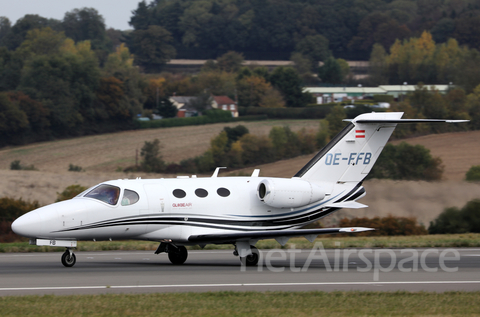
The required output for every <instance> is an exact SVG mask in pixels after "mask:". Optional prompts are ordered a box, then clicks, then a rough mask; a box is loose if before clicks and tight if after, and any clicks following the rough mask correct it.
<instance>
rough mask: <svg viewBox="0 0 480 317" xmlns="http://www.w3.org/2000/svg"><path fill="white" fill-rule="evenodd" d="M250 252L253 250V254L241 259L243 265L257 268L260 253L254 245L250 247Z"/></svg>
mask: <svg viewBox="0 0 480 317" xmlns="http://www.w3.org/2000/svg"><path fill="white" fill-rule="evenodd" d="M250 250H252V254H250V255H247V256H246V257H243V258H240V260H241V261H242V263H245V265H246V266H255V265H257V264H258V260H259V259H260V251H258V249H257V248H256V247H254V246H253V245H252V246H250Z"/></svg>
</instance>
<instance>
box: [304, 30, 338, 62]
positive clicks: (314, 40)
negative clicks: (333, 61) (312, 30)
mask: <svg viewBox="0 0 480 317" xmlns="http://www.w3.org/2000/svg"><path fill="white" fill-rule="evenodd" d="M295 51H297V52H299V53H301V54H302V55H304V56H307V57H308V58H309V59H310V61H311V62H312V63H314V64H315V65H317V63H318V62H321V61H325V60H327V59H328V58H329V57H330V56H331V55H332V53H331V51H330V49H329V41H328V39H327V38H326V37H325V36H323V35H319V34H317V35H307V36H305V37H304V38H303V39H301V40H300V41H298V43H297V45H295Z"/></svg>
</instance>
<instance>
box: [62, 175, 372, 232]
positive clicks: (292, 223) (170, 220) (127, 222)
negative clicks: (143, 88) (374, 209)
mask: <svg viewBox="0 0 480 317" xmlns="http://www.w3.org/2000/svg"><path fill="white" fill-rule="evenodd" d="M359 189H360V190H359ZM364 191H365V189H363V188H361V183H359V184H357V186H355V187H354V188H353V189H352V190H351V191H350V192H349V193H348V194H346V195H344V196H343V197H342V198H340V199H338V200H337V201H336V202H342V201H344V200H354V199H355V198H356V197H358V196H360V195H362V194H363V193H364ZM338 209H339V208H326V207H321V208H318V209H315V210H312V211H311V212H308V213H306V214H303V215H300V216H290V217H285V218H281V219H271V220H260V221H259V220H255V221H251V220H227V219H210V218H199V217H188V219H187V220H185V217H144V218H141V217H137V218H133V219H132V218H121V219H116V220H113V221H104V222H99V223H95V224H91V225H86V226H80V227H74V228H69V229H65V230H59V231H56V232H69V231H78V230H87V229H98V228H108V227H117V226H132V225H185V226H196V227H204V228H215V229H225V230H241V231H255V230H258V229H259V228H262V229H263V230H281V229H289V228H293V227H298V226H302V225H305V224H308V223H310V222H312V221H315V220H318V219H320V218H322V217H325V216H326V215H328V214H330V213H332V212H334V211H336V210H338ZM225 226H229V227H225ZM268 227H270V229H268ZM272 227H276V228H272ZM278 227H281V229H279V228H278Z"/></svg>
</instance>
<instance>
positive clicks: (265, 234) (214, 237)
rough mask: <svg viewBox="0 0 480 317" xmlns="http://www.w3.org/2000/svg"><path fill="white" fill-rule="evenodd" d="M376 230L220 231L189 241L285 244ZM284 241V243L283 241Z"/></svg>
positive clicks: (360, 228) (189, 239)
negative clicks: (273, 242)
mask: <svg viewBox="0 0 480 317" xmlns="http://www.w3.org/2000/svg"><path fill="white" fill-rule="evenodd" d="M370 230H375V229H373V228H363V227H350V228H322V229H296V230H270V231H246V232H240V233H218V234H204V235H195V236H190V237H189V238H188V241H189V242H194V243H198V244H204V243H214V244H223V243H235V242H236V241H241V240H263V239H275V240H277V241H278V242H279V243H280V244H282V245H284V244H285V243H286V242H287V241H288V239H289V238H293V237H305V238H306V239H307V240H308V241H310V242H313V241H314V240H315V239H316V238H317V236H318V235H321V234H332V233H350V232H351V233H353V232H363V231H370ZM283 242H284V243H283Z"/></svg>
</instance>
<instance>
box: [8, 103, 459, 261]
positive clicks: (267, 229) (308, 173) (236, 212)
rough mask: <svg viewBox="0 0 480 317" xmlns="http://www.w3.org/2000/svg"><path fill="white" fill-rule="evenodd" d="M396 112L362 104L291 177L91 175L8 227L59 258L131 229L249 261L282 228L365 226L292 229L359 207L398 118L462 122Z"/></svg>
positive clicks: (174, 245) (178, 256)
mask: <svg viewBox="0 0 480 317" xmlns="http://www.w3.org/2000/svg"><path fill="white" fill-rule="evenodd" d="M402 115H403V113H401V112H397V113H394V112H391V113H369V114H362V115H360V116H358V117H356V118H355V119H353V120H351V121H350V123H349V124H348V125H347V126H346V127H345V128H344V129H343V130H342V131H341V132H340V133H339V134H338V135H337V136H335V137H334V138H333V139H332V140H331V142H330V143H328V144H327V145H326V146H325V147H324V148H323V149H322V150H320V152H318V154H317V155H316V156H315V157H314V158H313V159H312V160H311V161H310V162H308V164H307V165H305V166H304V167H303V168H302V169H301V170H300V171H299V172H298V173H297V174H295V176H294V177H292V178H272V177H259V170H255V171H254V172H253V174H252V175H251V176H250V177H217V176H218V172H219V168H217V169H216V171H215V172H214V174H213V175H212V177H208V178H197V177H196V176H192V177H188V176H185V177H182V176H180V177H177V178H173V179H133V180H114V181H108V182H105V183H102V184H99V185H96V186H94V187H92V188H90V189H88V190H86V191H85V192H83V193H81V194H79V195H78V196H76V197H75V198H73V199H70V200H68V201H63V202H58V203H55V204H52V205H48V206H45V207H42V208H39V209H36V210H33V211H31V212H28V213H27V214H25V215H23V216H21V217H19V218H18V219H17V220H15V222H14V223H13V224H12V229H13V231H14V232H15V233H16V234H19V235H21V236H25V237H28V238H30V243H31V244H34V245H47V246H56V247H66V249H67V250H66V251H65V253H64V254H63V255H62V263H63V265H64V266H66V267H71V266H73V265H74V264H75V262H76V257H75V254H74V253H73V251H72V250H73V249H74V248H75V247H76V246H77V241H79V240H94V241H99V240H113V239H117V240H118V239H136V240H149V241H157V242H160V245H159V247H158V249H157V250H156V251H155V254H158V253H162V252H165V253H167V254H168V258H169V260H170V261H171V262H172V263H173V264H183V263H184V262H185V261H186V259H187V255H188V254H187V249H186V248H185V246H188V245H199V246H201V247H204V246H205V245H207V244H232V245H234V246H235V251H234V255H236V256H240V259H241V261H242V263H244V264H246V265H249V266H252V265H257V263H258V260H259V252H258V250H257V248H256V247H255V244H256V243H257V242H258V241H259V240H262V239H276V240H277V241H278V242H279V243H280V244H282V245H284V244H285V243H287V241H288V239H289V238H291V237H299V236H303V237H305V238H307V239H308V240H309V241H311V242H313V240H314V239H315V238H316V237H317V236H318V235H321V234H331V233H342V232H361V231H366V230H373V229H370V228H359V227H353V228H323V229H300V228H302V227H303V226H305V225H307V224H309V223H311V222H314V221H316V220H318V219H320V218H322V217H325V216H326V215H328V214H330V213H332V212H334V211H336V210H338V209H340V208H363V207H367V206H365V205H363V204H361V203H358V202H357V201H356V200H357V199H359V198H361V197H363V196H364V195H365V189H364V188H363V187H362V181H363V180H364V179H365V177H366V176H367V174H368V173H369V172H370V170H371V169H372V167H373V164H374V163H375V161H376V160H377V158H378V157H379V155H380V153H381V152H382V149H383V147H384V146H385V144H386V143H387V141H388V139H389V137H390V135H391V134H392V132H393V130H394V129H395V127H396V125H397V124H398V123H418V122H448V123H452V122H453V123H455V122H465V120H435V119H434V120H422V119H418V120H415V119H412V120H409V119H404V120H402V119H400V118H401V117H402Z"/></svg>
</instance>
